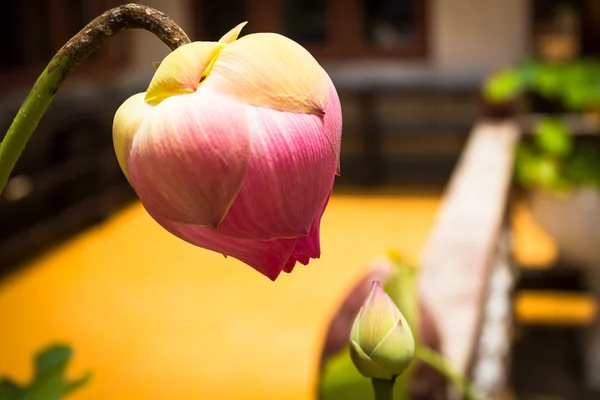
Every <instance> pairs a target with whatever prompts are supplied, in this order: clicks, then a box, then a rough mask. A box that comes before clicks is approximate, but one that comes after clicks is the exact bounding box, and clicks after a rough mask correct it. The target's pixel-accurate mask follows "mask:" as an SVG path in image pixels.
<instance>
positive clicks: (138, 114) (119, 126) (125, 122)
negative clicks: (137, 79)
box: [113, 93, 152, 183]
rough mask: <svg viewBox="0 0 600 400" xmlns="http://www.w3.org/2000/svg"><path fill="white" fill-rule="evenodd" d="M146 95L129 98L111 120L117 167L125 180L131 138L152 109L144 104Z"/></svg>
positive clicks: (127, 172)
mask: <svg viewBox="0 0 600 400" xmlns="http://www.w3.org/2000/svg"><path fill="white" fill-rule="evenodd" d="M145 95H146V93H138V94H134V95H133V96H131V97H130V98H129V99H127V100H125V102H124V103H123V104H122V105H121V107H119V109H118V110H117V112H116V114H115V119H114V120H113V145H114V147H115V153H116V155H117V160H118V161H119V165H120V166H121V169H122V170H123V173H124V174H125V177H126V178H127V180H128V181H129V182H130V183H131V178H130V176H129V153H130V152H131V144H132V143H133V137H134V136H135V134H136V133H137V131H138V129H139V128H140V125H142V122H144V119H145V118H146V117H147V116H148V115H149V114H150V111H151V110H152V107H151V106H149V105H148V104H146V103H145V102H144V96H145Z"/></svg>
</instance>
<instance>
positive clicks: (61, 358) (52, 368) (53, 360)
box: [35, 345, 73, 376]
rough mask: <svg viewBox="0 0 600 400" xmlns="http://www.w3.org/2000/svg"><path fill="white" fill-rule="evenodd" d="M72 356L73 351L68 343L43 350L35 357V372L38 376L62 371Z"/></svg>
mask: <svg viewBox="0 0 600 400" xmlns="http://www.w3.org/2000/svg"><path fill="white" fill-rule="evenodd" d="M72 356H73V351H72V350H71V348H70V347H69V346H66V345H55V346H53V347H49V348H47V349H45V350H42V351H41V352H40V353H38V355H37V357H36V358H35V372H36V374H37V375H38V376H40V375H44V374H47V373H57V372H60V373H62V372H64V370H65V368H66V366H67V364H68V363H69V361H70V360H71V357H72Z"/></svg>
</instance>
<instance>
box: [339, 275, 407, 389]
mask: <svg viewBox="0 0 600 400" xmlns="http://www.w3.org/2000/svg"><path fill="white" fill-rule="evenodd" d="M414 353H415V340H414V338H413V334H412V332H411V330H410V327H409V326H408V323H407V322H406V319H405V318H404V316H403V315H402V313H401V312H400V310H399V309H398V307H397V306H396V304H394V302H393V301H392V299H391V298H390V297H389V296H388V295H387V293H386V292H385V291H384V290H383V288H382V287H381V284H380V283H379V282H378V281H374V282H373V286H372V287H371V292H370V293H369V296H368V297H367V299H366V300H365V303H364V304H363V306H362V308H361V309H360V311H359V313H358V315H357V317H356V319H355V320H354V324H353V325H352V331H351V332H350V357H351V358H352V362H353V363H354V365H355V366H356V369H357V370H358V371H359V372H360V373H361V374H362V375H364V376H365V377H367V378H377V379H387V380H393V379H394V378H396V377H397V376H398V375H400V374H401V373H402V372H404V370H405V369H406V368H407V367H408V365H409V364H410V362H411V361H412V359H413V356H414Z"/></svg>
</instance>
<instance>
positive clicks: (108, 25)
mask: <svg viewBox="0 0 600 400" xmlns="http://www.w3.org/2000/svg"><path fill="white" fill-rule="evenodd" d="M125 29H145V30H148V31H150V32H152V33H153V34H155V35H156V36H157V37H158V38H159V39H160V40H162V41H163V42H164V43H165V44H166V45H167V46H169V47H170V48H171V50H174V49H176V48H177V47H179V46H181V45H184V44H186V43H189V42H190V39H189V38H188V37H187V35H186V34H185V32H183V30H181V28H180V27H179V26H177V24H175V22H173V21H172V20H171V19H170V18H169V17H167V16H166V15H165V14H163V13H161V12H160V11H157V10H155V9H153V8H150V7H147V6H142V5H138V4H126V5H122V6H119V7H116V8H113V9H112V10H108V11H106V12H105V13H104V14H102V15H100V16H99V17H98V18H96V19H94V20H93V21H92V22H90V23H89V24H88V25H87V26H86V27H85V28H83V29H82V30H81V31H80V32H79V33H77V34H76V35H75V36H73V38H71V40H69V41H68V42H67V43H66V44H65V45H64V46H63V47H62V48H61V49H60V50H59V51H58V53H56V55H55V56H54V58H52V60H51V61H50V63H49V64H48V66H47V67H46V69H45V70H44V72H42V74H41V75H40V77H39V78H38V79H37V81H36V82H35V85H34V86H33V89H31V92H30V93H29V95H28V96H27V98H26V99H25V101H24V102H23V105H22V106H21V108H20V109H19V111H18V113H17V116H16V117H15V119H14V121H13V123H12V124H11V126H10V128H9V129H8V132H6V135H5V136H4V139H3V140H2V143H0V194H2V191H3V190H4V187H5V186H6V183H7V182H8V178H9V176H10V174H11V172H12V170H13V168H14V166H15V164H16V163H17V160H18V159H19V157H20V156H21V153H22V151H23V149H24V148H25V145H26V144H27V141H28V140H29V138H30V136H31V134H32V133H33V131H34V130H35V128H36V127H37V125H38V123H39V121H40V119H41V118H42V116H43V115H44V113H45V112H46V109H47V108H48V106H49V105H50V103H51V102H52V99H53V98H54V95H55V94H56V92H57V91H58V89H59V88H60V85H61V84H62V83H63V82H64V80H65V79H66V78H67V76H68V75H69V74H70V73H71V72H73V70H74V69H75V67H77V66H78V65H79V64H80V63H81V62H82V61H83V60H85V59H86V58H87V57H88V56H89V55H90V54H92V53H93V52H94V51H95V50H96V49H97V48H98V47H100V45H101V44H103V43H104V42H105V41H106V40H107V39H108V38H109V37H111V36H113V35H115V34H117V33H118V32H120V31H122V30H125Z"/></svg>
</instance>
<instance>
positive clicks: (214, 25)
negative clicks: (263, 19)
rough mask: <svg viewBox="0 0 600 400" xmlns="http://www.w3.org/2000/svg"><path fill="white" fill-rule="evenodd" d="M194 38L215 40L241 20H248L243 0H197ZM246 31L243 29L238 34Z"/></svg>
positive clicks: (242, 34)
mask: <svg viewBox="0 0 600 400" xmlns="http://www.w3.org/2000/svg"><path fill="white" fill-rule="evenodd" d="M197 1H198V4H197V6H196V7H194V8H195V11H194V14H195V18H194V21H195V23H196V32H195V34H196V35H195V36H196V37H195V38H194V40H205V41H217V40H219V39H220V38H221V36H223V35H224V34H225V33H227V32H229V31H230V30H231V29H232V28H233V27H235V26H236V25H238V24H239V23H241V22H244V21H248V15H247V10H246V4H247V2H246V1H245V0H197ZM247 33H248V29H247V28H246V29H244V30H243V31H242V33H241V34H240V36H244V35H245V34H247Z"/></svg>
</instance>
